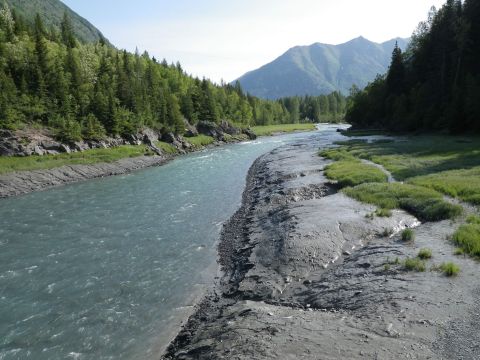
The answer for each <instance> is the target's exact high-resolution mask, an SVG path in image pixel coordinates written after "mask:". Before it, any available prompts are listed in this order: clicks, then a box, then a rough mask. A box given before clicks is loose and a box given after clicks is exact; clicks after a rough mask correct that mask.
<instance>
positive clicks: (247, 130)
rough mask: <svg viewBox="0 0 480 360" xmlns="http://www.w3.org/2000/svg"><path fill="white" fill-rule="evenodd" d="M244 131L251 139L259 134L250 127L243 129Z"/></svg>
mask: <svg viewBox="0 0 480 360" xmlns="http://www.w3.org/2000/svg"><path fill="white" fill-rule="evenodd" d="M242 131H243V133H244V134H245V135H247V136H248V138H249V139H250V140H255V139H256V138H257V135H256V134H255V133H254V132H253V131H252V130H251V129H250V128H247V129H243V130H242Z"/></svg>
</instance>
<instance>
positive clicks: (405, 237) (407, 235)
mask: <svg viewBox="0 0 480 360" xmlns="http://www.w3.org/2000/svg"><path fill="white" fill-rule="evenodd" d="M401 237H402V241H413V240H415V232H414V231H413V230H412V229H405V230H403V231H402V234H401Z"/></svg>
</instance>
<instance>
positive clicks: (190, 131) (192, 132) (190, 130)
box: [184, 120, 198, 137]
mask: <svg viewBox="0 0 480 360" xmlns="http://www.w3.org/2000/svg"><path fill="white" fill-rule="evenodd" d="M184 123H185V136H186V137H194V136H197V135H198V130H197V128H196V127H195V126H193V125H191V124H190V123H189V122H188V121H187V120H184Z"/></svg>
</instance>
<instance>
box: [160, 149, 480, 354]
mask: <svg viewBox="0 0 480 360" xmlns="http://www.w3.org/2000/svg"><path fill="white" fill-rule="evenodd" d="M318 147H319V144H316V143H315V142H311V141H310V142H309V143H299V144H296V145H289V146H284V147H282V148H279V149H277V150H275V151H273V152H271V153H270V154H267V155H265V156H263V157H262V158H260V159H259V160H257V161H256V162H255V164H254V165H253V167H252V169H251V170H250V172H249V176H248V184H247V189H246V191H245V194H244V199H243V205H242V208H241V209H240V210H239V211H238V212H237V213H236V214H235V215H234V216H233V217H232V219H231V220H230V222H229V223H228V224H227V225H226V227H225V229H224V233H223V236H222V241H221V244H220V247H219V251H220V262H221V265H222V267H223V270H224V276H223V278H222V279H221V281H220V282H219V284H218V286H217V287H216V289H215V292H214V293H212V294H211V295H210V296H209V297H207V298H206V299H205V301H204V302H203V303H202V304H201V305H200V306H199V308H198V311H197V313H196V314H195V315H194V316H193V317H191V319H190V320H189V322H188V323H187V325H186V326H185V328H184V329H183V331H182V332H181V333H180V335H179V336H178V337H177V339H176V340H175V341H174V342H173V343H172V345H171V346H170V348H169V350H168V352H167V354H166V355H165V358H166V359H347V358H351V359H479V358H480V347H479V346H478V345H477V341H476V337H477V334H478V331H479V330H480V315H479V313H480V311H479V310H478V305H479V304H478V302H479V300H478V294H479V292H480V286H479V285H480V280H478V276H477V273H478V264H477V263H476V262H475V261H473V260H471V259H469V258H464V257H455V256H454V255H453V247H452V245H451V244H450V242H449V241H448V240H447V238H448V237H449V236H450V235H451V234H452V232H453V231H454V229H455V228H456V226H457V223H456V222H452V221H442V222H436V223H425V224H421V225H419V226H417V225H418V224H419V223H418V221H417V219H415V218H414V217H413V216H411V215H409V214H406V213H405V212H403V211H399V210H394V211H393V215H392V217H390V218H378V217H374V218H373V219H372V218H369V217H366V215H368V214H371V213H372V212H373V211H374V210H375V208H374V207H373V206H370V205H366V204H361V203H358V202H356V201H354V200H352V199H350V198H348V197H346V196H344V195H343V194H341V193H337V192H336V191H335V189H334V187H332V186H331V185H330V184H329V182H328V180H327V179H326V178H325V177H324V175H323V171H322V170H323V168H324V166H325V165H326V164H328V161H326V160H324V159H322V158H320V157H318V156H317V152H318ZM458 221H461V219H459V220H458ZM413 226H417V227H416V229H415V233H416V240H415V242H414V243H404V242H401V241H400V239H399V236H398V235H394V236H388V237H385V236H383V234H384V233H386V232H385V229H396V230H397V231H399V230H401V229H403V228H405V227H413ZM424 247H428V248H430V249H432V252H433V259H432V260H430V261H428V270H427V271H426V272H423V273H416V272H407V271H405V270H404V268H403V265H402V261H404V259H406V258H407V257H415V256H416V255H417V253H418V251H419V249H420V248H424ZM444 261H455V262H456V263H457V264H459V265H460V267H461V269H462V271H461V274H460V275H459V276H458V277H456V278H447V277H445V276H443V275H442V274H440V273H439V272H436V271H429V270H430V268H431V267H432V266H433V265H438V264H440V263H442V262H444Z"/></svg>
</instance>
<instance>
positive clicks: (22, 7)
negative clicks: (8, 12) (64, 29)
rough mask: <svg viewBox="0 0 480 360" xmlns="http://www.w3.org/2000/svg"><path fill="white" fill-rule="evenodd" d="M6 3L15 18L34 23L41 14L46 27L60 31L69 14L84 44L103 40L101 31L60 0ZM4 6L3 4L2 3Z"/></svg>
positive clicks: (24, 0)
mask: <svg viewBox="0 0 480 360" xmlns="http://www.w3.org/2000/svg"><path fill="white" fill-rule="evenodd" d="M6 2H7V4H8V5H10V7H11V9H12V12H14V13H15V16H14V18H17V19H18V17H21V18H24V19H25V20H26V21H28V22H31V23H33V22H34V20H35V14H36V13H37V12H39V13H40V16H41V17H42V18H43V19H45V26H47V27H54V28H58V29H60V27H61V23H62V20H63V16H64V14H65V13H67V14H68V16H69V17H70V18H71V19H72V29H73V32H74V33H75V35H76V36H77V37H78V38H79V39H80V40H81V41H82V42H89V43H95V42H97V41H99V40H102V39H103V36H102V34H101V32H100V30H98V29H97V28H95V27H94V26H93V25H92V24H90V23H89V22H88V21H87V20H86V19H84V18H82V17H81V16H79V15H77V14H76V13H75V12H74V11H72V10H70V8H69V7H67V6H66V5H64V4H63V2H61V1H59V0H6ZM2 4H3V2H1V3H0V5H2Z"/></svg>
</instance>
